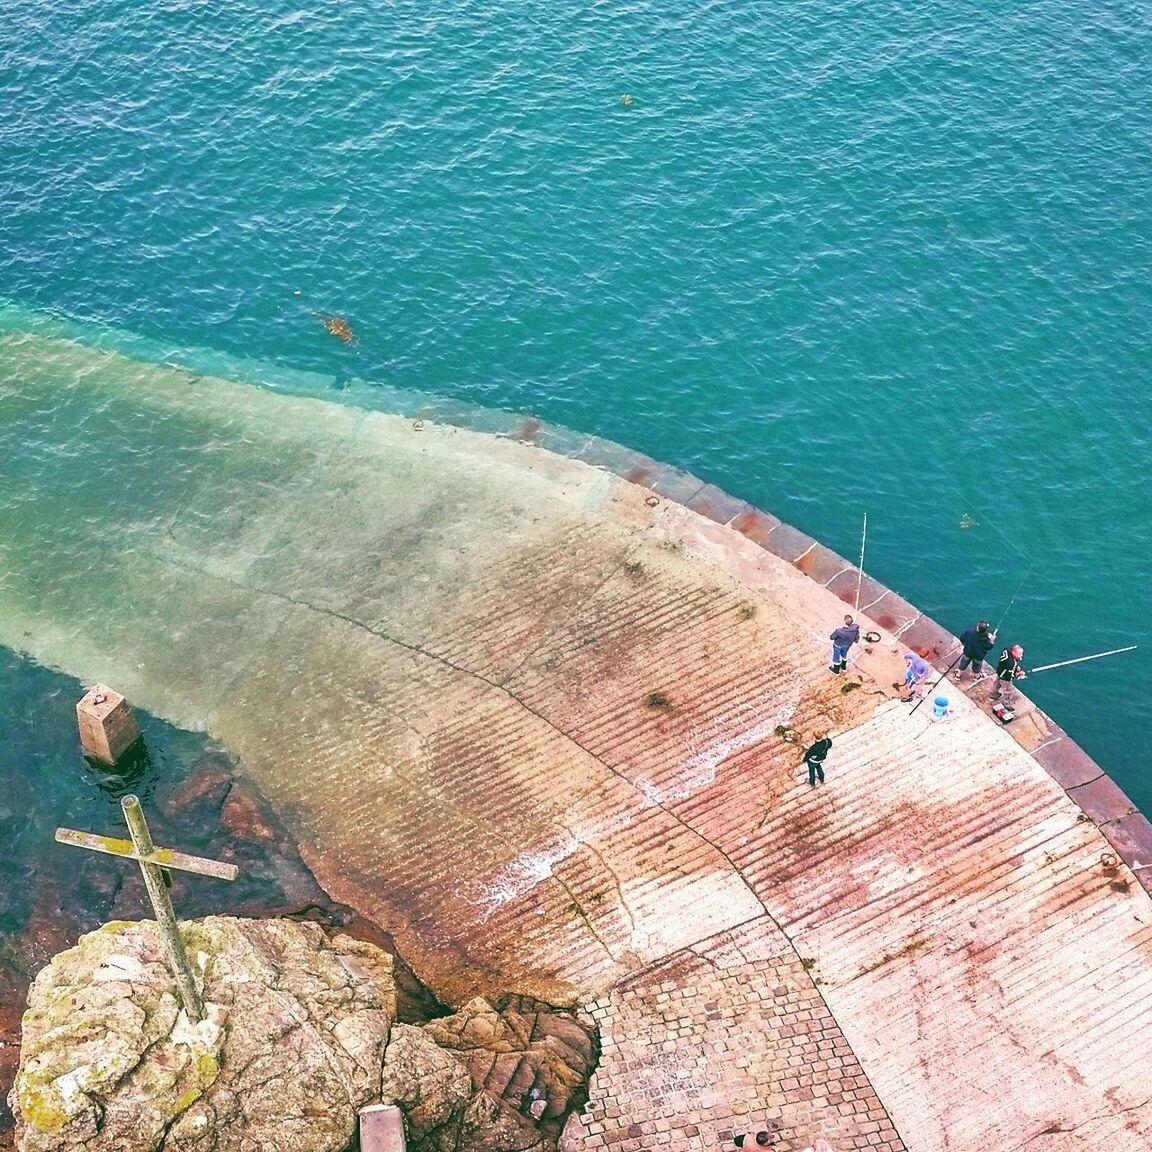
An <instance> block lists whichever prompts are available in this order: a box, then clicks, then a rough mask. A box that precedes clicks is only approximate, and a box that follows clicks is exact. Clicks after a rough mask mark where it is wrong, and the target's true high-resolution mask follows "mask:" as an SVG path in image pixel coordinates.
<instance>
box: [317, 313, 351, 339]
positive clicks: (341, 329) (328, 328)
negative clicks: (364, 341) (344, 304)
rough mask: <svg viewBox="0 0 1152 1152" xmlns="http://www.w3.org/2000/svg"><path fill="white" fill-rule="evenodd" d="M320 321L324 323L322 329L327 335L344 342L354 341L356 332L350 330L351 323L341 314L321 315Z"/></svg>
mask: <svg viewBox="0 0 1152 1152" xmlns="http://www.w3.org/2000/svg"><path fill="white" fill-rule="evenodd" d="M320 322H321V323H322V324H323V325H324V331H325V332H327V333H328V335H329V336H335V337H336V339H337V340H342V341H343V342H344V343H345V344H355V343H356V333H355V332H353V331H352V325H351V324H349V323H348V321H347V320H345V319H344V317H343V316H321V317H320Z"/></svg>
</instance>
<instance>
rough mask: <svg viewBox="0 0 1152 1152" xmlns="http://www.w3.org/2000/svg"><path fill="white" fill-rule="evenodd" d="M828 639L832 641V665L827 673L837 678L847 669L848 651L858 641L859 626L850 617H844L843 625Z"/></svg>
mask: <svg viewBox="0 0 1152 1152" xmlns="http://www.w3.org/2000/svg"><path fill="white" fill-rule="evenodd" d="M828 639H829V640H831V641H832V664H831V666H830V667H829V669H828V671H829V672H835V673H836V675H837V676H839V675H840V673H841V672H843V671H844V670H845V669H846V668H847V667H848V649H849V648H851V647H852V645H853V644H855V643H856V641H857V640H859V639H860V625H859V624H857V623H856V621H855V620H853V619H852V617H851V616H845V617H844V623H843V624H841V625H840V627H839V628H837V629H836V631H835V632H833V633H832V635H831V636H829V637H828Z"/></svg>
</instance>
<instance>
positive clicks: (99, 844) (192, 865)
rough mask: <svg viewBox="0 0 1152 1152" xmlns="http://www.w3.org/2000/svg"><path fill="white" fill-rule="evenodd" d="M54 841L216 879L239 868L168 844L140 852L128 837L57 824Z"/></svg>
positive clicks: (230, 875) (233, 875) (230, 876)
mask: <svg viewBox="0 0 1152 1152" xmlns="http://www.w3.org/2000/svg"><path fill="white" fill-rule="evenodd" d="M56 841H57V843H60V844H71V845H72V846H73V847H75V848H90V849H91V850H92V851H93V852H105V853H107V854H108V855H109V856H122V857H124V859H126V860H138V861H139V862H140V863H142V864H155V865H156V867H158V868H175V869H177V870H178V871H181V872H196V873H197V874H199V875H200V876H215V877H216V879H217V880H235V879H236V875H237V873H238V872H239V869H238V868H237V867H236V865H235V864H224V863H222V862H221V861H219V860H206V859H204V857H203V856H189V855H188V854H187V853H185V852H175V851H173V850H172V849H171V848H157V849H156V850H155V851H154V852H150V853H148V854H147V855H141V853H139V852H137V851H136V849H135V847H134V846H133V844H132V841H131V840H119V839H117V838H116V837H115V836H98V835H97V834H96V833H94V832H77V831H76V830H75V829H74V828H57V829H56Z"/></svg>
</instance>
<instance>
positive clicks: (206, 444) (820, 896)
mask: <svg viewBox="0 0 1152 1152" xmlns="http://www.w3.org/2000/svg"><path fill="white" fill-rule="evenodd" d="M460 419H461V420H463V419H464V418H463V417H460ZM486 420H488V421H489V430H488V431H484V430H483V429H482V428H481V427H480V426H481V425H483V424H484V423H485V421H486ZM469 421H470V422H471V423H472V424H473V427H471V428H466V427H461V426H459V425H458V424H457V425H454V424H452V423H448V422H445V421H443V420H440V419H437V418H436V415H435V412H434V411H433V410H432V409H429V410H428V411H427V412H426V413H424V414H422V413H421V412H420V411H413V410H409V411H406V412H405V413H404V414H388V413H382V412H373V411H367V410H363V409H359V408H356V407H352V406H349V405H337V404H332V403H327V402H325V401H323V400H322V399H310V398H306V397H301V396H285V395H275V394H272V393H270V392H268V391H267V390H262V389H259V388H256V387H253V386H250V385H246V384H239V383H230V382H226V381H224V380H222V379H214V378H209V377H207V376H203V375H196V374H194V373H192V372H189V371H186V370H183V369H179V368H164V367H159V366H157V365H156V364H148V363H143V362H139V361H134V360H131V359H128V358H126V357H124V356H123V355H121V354H119V353H117V352H115V351H99V350H94V349H92V348H90V347H85V346H83V345H81V344H79V343H75V342H72V341H70V340H68V339H64V338H62V337H61V336H59V335H53V334H51V333H40V334H36V335H32V334H29V333H27V332H9V333H8V334H5V335H3V336H2V337H0V441H2V443H0V448H2V450H3V453H4V457H5V461H6V463H5V467H4V468H3V470H0V509H2V510H3V511H2V514H0V577H2V578H0V641H2V642H3V643H5V644H8V645H10V646H13V647H15V648H18V649H20V650H22V651H25V652H28V653H29V654H31V655H32V656H33V657H35V658H36V659H38V660H40V661H43V662H45V663H47V664H50V665H52V666H54V667H57V668H60V669H63V670H66V671H68V672H70V673H72V674H75V675H77V676H79V677H82V678H84V679H86V680H97V679H99V680H103V681H105V682H107V683H110V684H112V685H114V686H115V687H117V688H118V689H120V690H122V691H124V692H125V693H127V694H128V695H129V696H130V698H131V699H132V700H133V701H134V702H135V703H136V704H137V705H139V706H141V707H144V708H147V709H150V710H152V711H154V712H156V713H158V714H159V715H161V716H164V717H166V718H168V719H170V720H172V721H174V722H177V723H179V724H183V725H186V726H192V727H197V728H203V729H206V730H208V731H209V732H211V733H212V734H213V735H214V736H216V737H218V738H219V739H221V740H223V741H224V742H226V743H227V745H228V747H229V748H230V749H231V750H233V751H234V752H235V753H236V754H237V755H238V756H240V757H241V759H242V763H243V766H244V770H245V771H246V772H247V773H249V774H250V775H251V777H252V778H253V780H254V781H255V782H256V783H257V784H258V785H259V786H260V788H261V789H263V790H264V792H265V793H266V794H267V795H268V797H269V798H270V799H271V801H272V802H273V803H274V804H275V805H276V807H277V808H278V810H279V811H280V812H281V813H282V814H283V815H284V816H285V818H286V819H287V820H288V821H290V823H291V825H292V827H293V828H294V830H295V832H296V833H297V834H298V836H299V838H300V840H301V842H302V846H303V850H304V852H305V854H306V857H307V859H308V861H309V863H310V864H311V866H312V867H313V869H314V871H315V873H316V875H317V877H318V879H319V880H320V882H321V883H322V884H323V885H324V886H325V887H326V888H327V889H328V890H329V891H330V892H331V893H332V894H333V895H334V896H335V897H337V898H339V899H341V900H344V901H346V902H348V903H350V904H352V905H354V906H355V907H356V908H357V909H359V910H361V911H362V912H364V913H366V914H368V915H370V916H372V917H374V918H375V919H376V920H378V921H379V922H380V923H381V924H382V925H384V926H385V927H386V928H387V929H389V930H390V931H391V932H393V933H394V935H395V937H396V939H397V942H398V944H399V946H400V948H401V950H402V952H403V954H404V955H405V957H406V958H407V959H408V960H409V961H410V962H411V963H412V964H413V965H414V966H415V968H416V969H417V971H418V972H419V973H420V975H421V976H422V977H423V978H424V979H425V980H426V981H427V982H428V983H429V984H430V985H431V986H432V987H433V988H434V989H435V990H436V991H437V992H438V993H440V994H441V995H442V996H443V997H445V998H447V999H450V1000H453V1001H457V1002H458V1001H460V1000H461V999H463V998H465V997H466V996H468V995H469V994H470V993H472V992H474V991H494V992H499V991H502V990H508V989H515V990H519V991H524V992H530V993H534V994H536V995H539V996H541V997H544V998H546V999H553V1000H564V1001H567V1002H577V1003H580V1004H582V1005H583V1006H584V1007H585V1008H586V1009H587V1010H588V1011H589V1012H590V1013H592V1014H593V1015H594V1016H595V1017H596V1019H597V1021H598V1023H599V1025H600V1027H601V1030H602V1038H603V1058H602V1060H601V1064H600V1067H599V1070H598V1071H597V1073H596V1076H595V1078H594V1080H593V1083H592V1097H591V1100H590V1102H589V1105H588V1107H587V1108H586V1109H585V1111H584V1113H583V1114H582V1115H581V1116H580V1117H579V1118H578V1119H577V1120H575V1121H574V1122H573V1123H572V1124H570V1126H569V1128H568V1130H567V1131H566V1133H565V1136H564V1143H565V1145H566V1147H567V1148H569V1149H580V1148H587V1149H595V1148H600V1147H602V1146H607V1147H611V1148H616V1149H621V1150H623V1152H639V1150H641V1149H644V1150H648V1149H652V1148H668V1149H701V1150H703V1149H709V1150H711V1149H719V1148H723V1147H728V1148H731V1147H732V1144H731V1140H732V1136H733V1134H734V1133H737V1132H740V1131H745V1130H747V1129H749V1128H752V1129H756V1128H767V1129H769V1130H771V1131H775V1132H776V1133H777V1136H778V1140H779V1147H780V1148H781V1149H788V1150H796V1152H799V1150H800V1149H802V1148H804V1147H806V1146H808V1145H809V1144H811V1143H812V1142H813V1141H814V1140H815V1139H816V1138H817V1137H821V1136H822V1137H824V1138H825V1139H826V1140H828V1141H829V1142H830V1144H831V1146H832V1147H833V1148H834V1149H836V1152H845V1150H846V1149H867V1148H887V1149H908V1150H909V1152H936V1150H944V1149H955V1150H960V1152H1009V1150H1013V1149H1025V1148H1026V1149H1030V1150H1044V1152H1054V1150H1072V1149H1076V1150H1082V1152H1100V1150H1103V1149H1113V1148H1115V1149H1125V1150H1134V1149H1152V898H1150V896H1149V892H1148V891H1147V889H1146V884H1147V883H1148V879H1149V877H1150V876H1152V872H1150V871H1148V870H1144V869H1140V868H1137V869H1136V870H1133V869H1132V868H1130V867H1129V865H1138V864H1139V863H1140V854H1141V853H1144V857H1143V861H1144V862H1145V863H1152V853H1149V851H1148V845H1149V843H1152V838H1150V837H1149V835H1148V833H1149V828H1148V822H1147V821H1146V820H1144V818H1143V817H1141V816H1139V815H1138V814H1135V813H1133V812H1132V810H1131V806H1130V805H1126V803H1125V801H1124V798H1123V796H1122V794H1121V793H1119V791H1118V790H1117V789H1115V787H1114V786H1113V785H1111V783H1110V781H1109V780H1108V779H1107V777H1106V776H1103V775H1102V774H1101V772H1100V770H1099V768H1097V767H1096V766H1095V765H1093V764H1092V763H1091V761H1089V760H1088V758H1087V757H1085V756H1084V755H1083V753H1081V752H1080V751H1079V750H1078V749H1077V748H1076V747H1075V746H1074V745H1072V744H1071V742H1070V741H1068V740H1067V739H1066V738H1065V737H1064V736H1063V734H1062V733H1061V732H1060V731H1059V729H1057V728H1056V727H1055V726H1054V725H1053V724H1052V723H1051V721H1050V720H1049V719H1048V718H1047V717H1045V716H1043V715H1042V714H1041V713H1039V712H1037V711H1035V710H1032V711H1031V712H1028V713H1027V714H1026V715H1023V716H1021V718H1020V719H1019V720H1018V721H1017V723H1016V724H1015V725H1013V726H1012V728H1010V729H1004V728H1001V727H1000V726H999V725H998V724H996V723H995V721H994V720H993V719H992V718H991V717H990V716H989V715H988V714H987V713H986V712H985V711H983V710H982V704H981V702H980V701H979V700H977V699H976V698H975V697H974V696H973V698H972V699H969V698H966V697H964V696H963V695H961V693H959V692H957V691H955V690H952V691H950V692H949V693H948V695H949V696H950V697H951V698H952V708H951V713H952V714H951V716H950V717H949V718H947V719H944V720H934V719H933V718H932V716H931V709H930V708H927V707H925V708H921V709H919V710H918V711H917V712H916V713H915V714H910V713H909V709H908V707H907V706H906V705H902V704H900V703H899V701H897V700H896V699H895V695H896V694H895V693H894V692H893V691H892V688H891V682H892V681H893V680H894V679H895V678H896V677H895V673H896V670H897V668H898V667H899V666H900V665H901V657H902V654H903V652H905V651H906V650H907V648H906V647H905V645H908V644H911V645H914V646H916V647H918V648H930V649H931V650H932V653H933V657H934V659H936V660H937V661H938V662H939V663H940V665H941V667H943V666H944V664H946V663H947V660H948V659H950V655H949V645H950V643H951V641H950V639H949V638H948V637H947V636H946V635H944V634H943V633H942V632H941V631H940V630H939V629H937V628H936V627H935V626H934V625H933V624H932V623H931V622H930V621H926V620H924V619H923V618H921V617H919V616H918V614H917V613H916V612H915V610H914V609H913V608H911V607H910V606H909V605H907V604H905V603H904V602H902V601H901V600H899V598H898V597H896V596H895V595H894V594H893V593H891V592H888V591H886V590H885V589H883V588H879V587H878V586H876V585H875V584H873V583H872V582H871V581H870V580H867V579H865V580H864V582H863V596H862V606H865V610H864V617H865V619H864V624H865V627H866V628H873V629H875V630H876V631H877V632H878V633H879V634H880V635H881V640H880V642H878V643H875V644H872V645H870V646H869V647H868V650H863V649H858V650H857V651H858V653H859V656H858V659H859V664H858V666H857V667H856V668H854V669H853V674H852V675H850V676H848V677H847V678H845V679H836V678H834V677H832V676H830V675H829V673H828V668H827V657H828V653H827V644H826V637H827V635H828V633H829V631H830V630H831V628H832V627H833V626H834V625H835V623H836V622H837V621H838V619H839V617H840V616H841V614H842V612H843V610H844V604H845V601H849V602H851V601H852V599H853V598H854V594H855V584H856V573H855V570H854V569H852V568H851V567H850V566H849V565H847V564H846V563H845V562H844V561H842V560H840V559H839V558H838V557H836V556H835V555H834V554H832V553H831V552H828V551H827V550H826V549H823V548H822V547H820V546H819V545H815V544H813V542H812V541H810V540H807V539H806V538H804V537H803V536H802V535H801V534H800V533H798V532H796V531H795V530H793V529H791V528H789V527H788V526H786V525H781V524H779V523H778V522H777V521H775V520H774V519H773V518H772V517H770V516H768V515H766V514H763V513H759V512H756V511H755V510H752V509H749V508H747V507H746V506H744V505H742V504H740V503H739V502H737V501H735V500H732V499H730V498H728V497H726V496H724V495H723V494H722V493H720V492H717V491H715V490H713V489H710V488H708V487H707V486H705V485H702V484H701V483H700V482H699V481H695V480H693V479H692V478H691V477H686V476H683V475H680V474H677V473H674V472H671V471H669V470H667V469H661V468H659V467H658V466H655V465H652V464H651V462H645V461H644V460H642V459H640V458H638V457H635V456H633V455H632V454H630V453H627V452H626V451H624V450H622V449H617V448H615V447H614V446H612V445H606V444H604V443H603V442H598V441H592V440H587V439H584V438H581V437H576V436H569V435H566V434H561V433H558V432H555V431H552V430H548V429H542V428H540V427H539V426H538V425H536V424H534V423H533V422H531V421H524V422H522V423H520V424H519V425H518V424H517V423H516V421H515V420H514V419H511V418H509V419H504V418H502V417H499V416H498V415H495V414H489V415H488V416H485V415H484V414H476V413H473V414H472V416H471V417H470V418H469V420H468V421H464V422H469ZM553 448H554V449H557V450H555V451H554V450H552V449H553ZM64 459H67V460H68V461H69V467H68V468H67V469H66V470H65V469H63V468H57V467H54V466H53V465H54V461H59V460H64ZM78 463H79V464H82V465H83V467H78V466H77V465H78ZM78 474H79V475H81V476H82V478H81V479H79V480H77V479H76V477H77V476H78ZM65 475H66V476H67V479H64V477H65ZM64 573H66V574H67V578H66V579H64V578H62V574H64ZM850 685H851V687H849V686H850ZM825 725H826V726H828V727H830V728H831V729H832V732H833V737H834V748H833V753H832V756H831V757H830V759H829V762H828V782H827V784H826V785H825V786H823V787H817V788H810V787H809V786H808V784H807V779H806V777H805V776H804V774H803V771H802V769H801V768H800V767H799V766H798V761H799V759H800V757H799V752H798V748H797V745H796V743H795V741H796V740H800V741H803V740H807V739H809V738H810V737H811V735H812V733H813V732H814V731H815V730H816V729H817V728H819V727H821V726H825Z"/></svg>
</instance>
